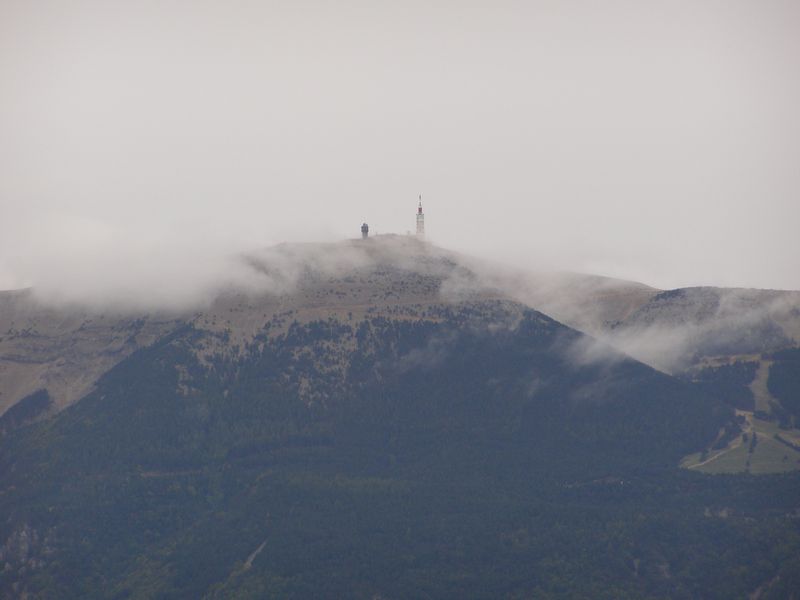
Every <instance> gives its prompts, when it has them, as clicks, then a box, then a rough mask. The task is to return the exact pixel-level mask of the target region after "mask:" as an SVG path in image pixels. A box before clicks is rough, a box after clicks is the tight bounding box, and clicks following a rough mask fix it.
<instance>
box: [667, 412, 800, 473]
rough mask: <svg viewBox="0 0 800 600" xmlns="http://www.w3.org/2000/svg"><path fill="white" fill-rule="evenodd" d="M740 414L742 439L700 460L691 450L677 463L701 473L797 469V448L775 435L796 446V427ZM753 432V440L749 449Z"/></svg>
mask: <svg viewBox="0 0 800 600" xmlns="http://www.w3.org/2000/svg"><path fill="white" fill-rule="evenodd" d="M740 414H744V415H745V417H746V418H747V425H746V427H745V432H746V436H747V440H746V441H745V440H743V439H742V437H738V438H736V439H735V440H734V441H733V442H731V443H730V444H729V445H728V446H727V447H725V448H723V449H721V450H719V451H717V452H714V453H710V454H708V455H707V456H705V457H703V460H702V461H701V454H700V453H699V452H698V453H695V454H692V455H690V456H687V457H686V458H684V459H683V461H682V462H681V466H682V467H684V468H687V469H693V470H696V471H700V472H702V473H743V472H749V473H752V474H754V475H760V474H766V473H781V472H785V471H794V470H800V452H798V451H797V450H795V449H793V448H791V447H789V446H788V445H786V444H783V443H781V442H780V441H778V440H777V439H775V435H776V434H777V435H780V436H781V437H782V438H783V439H784V440H786V441H788V442H790V443H792V444H795V445H796V446H800V430H797V429H793V430H789V431H787V430H782V429H780V428H779V427H778V426H777V425H776V424H775V423H771V422H769V421H762V420H761V419H756V418H755V417H753V415H752V414H751V413H745V412H741V413H740ZM754 433H755V435H756V436H757V442H756V444H755V446H754V447H753V448H752V452H751V442H752V435H753V434H754Z"/></svg>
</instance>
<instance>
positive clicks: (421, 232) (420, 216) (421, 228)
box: [417, 194, 425, 239]
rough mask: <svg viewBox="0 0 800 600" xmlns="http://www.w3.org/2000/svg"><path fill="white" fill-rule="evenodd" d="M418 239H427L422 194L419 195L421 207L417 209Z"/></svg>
mask: <svg viewBox="0 0 800 600" xmlns="http://www.w3.org/2000/svg"><path fill="white" fill-rule="evenodd" d="M417 237H418V238H420V239H424V238H425V213H423V212H422V194H420V195H419V206H418V207H417Z"/></svg>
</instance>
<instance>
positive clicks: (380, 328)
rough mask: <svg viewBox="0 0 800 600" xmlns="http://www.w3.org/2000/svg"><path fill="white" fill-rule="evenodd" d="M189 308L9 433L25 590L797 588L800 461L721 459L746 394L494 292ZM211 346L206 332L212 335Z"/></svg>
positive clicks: (12, 569)
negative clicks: (197, 314)
mask: <svg viewBox="0 0 800 600" xmlns="http://www.w3.org/2000/svg"><path fill="white" fill-rule="evenodd" d="M221 335H224V334H220V333H219V332H215V331H211V330H204V329H202V328H201V327H199V326H198V325H197V324H194V325H192V324H188V323H187V324H186V325H185V326H183V327H181V328H179V329H177V330H175V331H174V332H173V333H171V334H170V335H168V336H166V337H164V338H162V339H161V340H159V341H158V342H157V343H155V344H154V345H152V346H151V347H149V348H146V349H141V350H139V351H137V352H135V353H134V354H132V355H131V356H130V357H128V358H127V359H125V360H123V361H122V362H121V363H119V364H118V365H117V366H116V367H114V368H113V369H112V370H111V371H109V373H107V374H106V375H105V376H104V377H103V378H102V379H101V380H100V382H99V383H98V385H97V389H96V390H95V391H93V392H92V393H91V394H90V395H89V396H87V397H86V398H84V399H83V400H81V401H80V402H79V403H77V404H75V405H74V406H72V407H71V408H69V409H67V410H64V411H62V412H61V413H59V414H58V415H56V416H55V417H53V418H51V419H49V420H45V421H41V422H39V423H36V424H34V425H30V426H27V427H24V428H21V429H17V430H15V431H14V432H13V433H11V434H10V435H7V436H6V437H5V438H4V439H3V441H2V453H0V481H2V489H1V490H0V511H2V514H4V515H7V518H6V519H5V520H4V521H3V523H2V525H1V527H2V530H0V539H4V540H6V543H5V544H4V545H3V548H2V551H1V552H2V560H3V561H4V563H6V564H8V567H6V568H5V570H4V571H3V572H2V575H0V585H1V586H2V588H0V589H2V590H3V593H5V594H6V595H12V596H14V595H20V596H21V595H23V594H29V597H45V598H46V597H50V598H65V597H86V596H94V597H163V598H169V597H174V598H183V597H253V598H258V597H265V596H266V597H270V596H274V597H297V598H305V597H343V596H347V597H364V598H373V597H385V598H405V597H453V598H458V597H465V596H469V597H486V598H496V597H548V596H551V597H563V596H564V595H569V596H578V597H608V598H612V597H614V598H616V597H624V596H628V597H686V598H690V597H719V598H730V597H736V596H744V595H746V594H747V593H749V592H751V591H753V590H755V589H756V588H758V587H759V586H762V585H764V586H765V588H764V589H765V591H766V592H767V593H768V594H769V593H773V594H774V595H775V596H774V597H781V594H782V593H783V591H785V590H786V589H791V588H790V587H788V588H787V587H786V586H791V585H792V583H793V581H794V580H793V579H792V577H794V575H793V574H794V573H795V572H796V571H794V570H793V569H794V567H796V561H797V557H798V550H799V549H800V531H798V526H797V521H796V519H794V517H793V515H794V511H796V510H797V508H798V504H797V499H798V498H800V494H799V493H800V481H798V479H797V478H792V477H788V476H783V477H771V478H767V479H762V480H761V481H760V483H759V484H758V486H756V485H754V484H753V483H752V481H751V480H750V479H747V478H724V479H714V480H709V479H708V478H707V477H706V476H703V475H699V474H694V473H687V472H681V471H679V470H678V469H677V468H676V467H675V465H676V462H677V461H678V460H679V459H680V457H681V456H683V455H684V454H686V453H688V452H691V451H693V450H697V449H699V448H701V447H703V446H704V445H705V444H707V443H709V440H713V439H714V437H715V436H716V435H717V432H718V431H719V430H720V429H722V428H724V427H725V426H726V425H730V424H731V422H732V418H733V414H732V411H731V410H730V409H728V408H726V407H725V406H724V405H723V404H721V403H719V402H717V401H715V400H713V399H711V398H709V397H707V396H704V395H703V394H702V393H699V392H698V391H697V390H695V389H694V387H693V386H692V385H690V384H687V383H682V382H680V381H678V380H676V379H673V378H671V377H669V376H667V375H664V374H661V373H659V372H657V371H654V370H653V369H651V368H649V367H646V366H644V365H642V364H640V363H636V362H635V361H632V360H630V359H627V358H625V357H623V356H619V355H618V356H615V357H614V359H613V360H608V361H605V362H602V363H597V362H595V363H588V364H587V363H585V362H581V360H579V358H580V357H579V356H578V357H577V358H576V355H575V352H574V349H575V347H576V346H575V344H576V343H579V342H580V341H581V339H582V336H581V334H579V333H577V332H575V331H573V330H570V329H568V328H566V327H564V326H563V325H560V324H558V323H557V322H554V321H552V320H551V319H549V318H547V317H545V316H543V315H541V314H540V313H536V312H533V311H529V310H526V309H524V307H521V306H519V305H514V304H512V303H507V302H500V301H495V300H486V301H470V302H464V303H455V304H448V305H441V306H430V307H428V308H427V309H426V311H425V314H424V315H420V316H419V317H418V318H414V319H412V318H407V317H403V318H387V317H382V316H381V317H366V318H363V319H353V320H352V321H350V320H347V319H344V320H342V319H339V318H333V317H332V318H329V319H325V320H312V321H309V322H306V323H301V322H299V321H295V322H289V323H284V322H282V320H281V319H280V318H277V317H276V318H273V319H270V320H268V321H266V322H265V323H263V325H262V328H261V330H260V331H259V333H258V334H257V335H256V336H255V337H254V338H253V340H252V342H251V343H250V344H248V345H247V346H246V347H240V348H236V349H235V350H234V349H232V348H229V351H227V352H225V351H223V350H222V348H224V347H226V346H225V345H224V344H222V345H220V344H221V341H220V336H221ZM211 348H213V349H215V350H214V351H213V352H209V349H211Z"/></svg>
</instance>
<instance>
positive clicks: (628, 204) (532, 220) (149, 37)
mask: <svg viewBox="0 0 800 600" xmlns="http://www.w3.org/2000/svg"><path fill="white" fill-rule="evenodd" d="M799 113H800V2H797V1H796V0H787V1H773V0H752V1H748V2H743V1H737V0H724V1H719V2H710V1H704V0H690V1H686V2H684V1H680V0H667V1H663V2H662V1H659V2H648V1H643V0H632V1H630V2H613V1H607V2H592V1H586V2H570V1H565V0H558V1H552V2H537V1H534V0H531V1H524V2H505V1H497V0H494V1H491V2H489V1H487V2H468V1H466V2H465V1H458V2H455V1H453V2H450V1H448V2H435V1H427V2H414V1H408V0H404V1H403V2H392V3H389V2H380V1H374V0H373V1H365V2H346V1H340V2H302V1H297V0H295V1H291V2H290V1H287V2H270V1H267V0H261V1H257V2H256V1H253V2H245V1H241V0H226V1H224V2H223V1H219V2H203V1H191V2H189V1H187V2H181V1H166V0H157V1H147V0H139V1H136V2H131V1H125V2H115V1H109V0H102V1H97V2H89V1H85V0H70V1H69V2H65V1H60V0H59V1H52V2H47V1H37V0H19V1H17V0H0V288H3V287H5V288H9V287H17V286H21V285H28V284H31V283H33V284H37V285H40V284H42V285H44V284H49V285H51V286H53V285H55V286H58V285H63V286H70V285H85V284H86V283H87V282H89V281H90V280H98V281H105V282H109V285H125V286H129V287H131V288H137V287H138V288H141V287H148V286H163V285H169V282H175V281H178V282H181V285H183V284H184V283H186V285H190V284H191V283H192V282H193V281H195V280H197V279H203V278H205V279H208V278H214V277H216V276H217V273H218V270H219V269H220V268H222V267H220V263H219V262H217V261H218V257H219V256H221V255H222V254H224V253H227V252H232V251H235V250H238V249H245V248H252V247H257V246H263V245H268V244H273V243H276V242H280V241H284V240H286V241H313V240H334V239H337V238H342V237H355V236H357V235H358V229H359V226H360V224H361V221H362V220H367V221H368V222H369V224H370V226H371V228H372V230H373V231H377V232H379V233H388V232H397V233H404V232H405V231H407V230H411V229H413V227H414V212H415V208H416V198H417V194H419V193H420V192H421V193H422V194H423V200H424V204H425V209H426V213H427V219H426V224H427V230H428V233H429V237H430V238H431V239H432V240H433V241H434V242H436V243H438V244H441V245H443V246H446V247H449V248H452V249H457V250H462V251H466V252H470V253H472V254H475V255H478V256H482V257H485V258H493V259H500V260H505V261H510V262H514V263H517V264H526V263H530V264H531V265H532V266H537V267H541V266H550V267H554V268H569V269H574V270H584V271H592V272H597V273H602V274H608V275H614V276H621V277H627V278H632V279H637V280H640V281H644V282H646V283H650V284H652V285H656V286H660V287H675V286H683V285H697V284H703V283H704V284H717V285H740V286H759V287H778V288H794V289H800V114H799Z"/></svg>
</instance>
